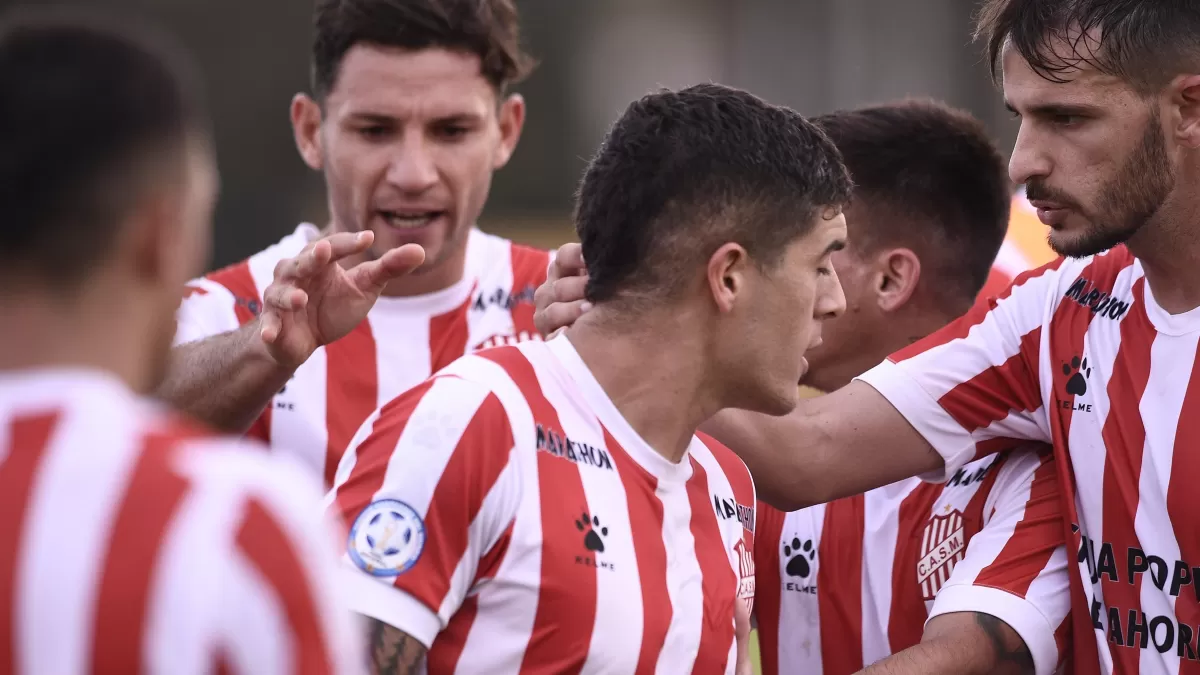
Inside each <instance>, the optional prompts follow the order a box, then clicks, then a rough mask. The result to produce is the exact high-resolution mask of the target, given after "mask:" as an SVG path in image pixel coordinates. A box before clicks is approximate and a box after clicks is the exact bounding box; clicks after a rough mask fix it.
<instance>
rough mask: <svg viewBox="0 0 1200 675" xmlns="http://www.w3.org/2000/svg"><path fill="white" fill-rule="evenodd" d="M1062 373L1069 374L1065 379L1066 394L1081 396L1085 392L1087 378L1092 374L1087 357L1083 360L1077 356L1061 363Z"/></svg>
mask: <svg viewBox="0 0 1200 675" xmlns="http://www.w3.org/2000/svg"><path fill="white" fill-rule="evenodd" d="M1062 369H1063V375H1067V376H1069V378H1070V379H1068V380H1067V394H1069V395H1071V396H1083V395H1084V394H1086V393H1087V378H1089V377H1091V376H1092V369H1091V368H1090V367H1088V362H1087V358H1086V357H1085V358H1084V359H1083V361H1080V360H1079V357H1078V356H1076V357H1075V358H1073V359H1071V362H1070V363H1064V364H1063V367H1062Z"/></svg>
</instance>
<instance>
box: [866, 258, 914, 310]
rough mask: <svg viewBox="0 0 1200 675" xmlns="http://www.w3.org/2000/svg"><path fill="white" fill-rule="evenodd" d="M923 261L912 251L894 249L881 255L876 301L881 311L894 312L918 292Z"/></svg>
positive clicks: (877, 268) (876, 270)
mask: <svg viewBox="0 0 1200 675" xmlns="http://www.w3.org/2000/svg"><path fill="white" fill-rule="evenodd" d="M920 279H921V259H920V258H918V257H917V254H916V253H913V251H912V250H911V249H907V248H894V249H888V250H885V251H883V252H881V253H880V254H879V257H878V258H877V260H876V269H875V299H876V302H877V303H878V305H879V309H881V310H883V311H884V312H894V311H896V310H898V309H900V308H901V307H903V306H904V305H905V304H906V303H907V302H908V301H909V299H911V298H912V296H913V293H915V292H916V290H917V282H918V281H919V280H920Z"/></svg>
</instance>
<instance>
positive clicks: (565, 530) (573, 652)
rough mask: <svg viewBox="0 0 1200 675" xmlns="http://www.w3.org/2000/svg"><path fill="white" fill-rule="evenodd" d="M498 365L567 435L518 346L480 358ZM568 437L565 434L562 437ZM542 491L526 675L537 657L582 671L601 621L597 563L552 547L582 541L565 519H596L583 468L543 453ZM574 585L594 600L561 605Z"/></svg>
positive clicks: (540, 415) (560, 668) (539, 415)
mask: <svg viewBox="0 0 1200 675" xmlns="http://www.w3.org/2000/svg"><path fill="white" fill-rule="evenodd" d="M479 355H480V356H482V357H483V358H486V359H488V360H490V361H493V362H495V363H496V364H498V365H499V366H500V367H502V368H504V370H505V371H506V372H507V373H508V376H509V377H511V378H512V381H513V382H514V383H515V384H516V385H517V388H518V389H520V390H521V394H522V395H523V396H524V397H525V400H526V401H527V402H528V403H529V408H530V410H531V411H533V415H534V418H536V419H542V420H546V421H547V422H548V423H549V424H550V425H552V426H553V427H554V428H555V429H556V430H558V431H560V432H561V431H562V422H561V421H560V420H559V419H558V413H557V412H555V410H554V406H553V405H552V404H551V403H550V401H548V400H546V396H545V394H543V393H542V388H541V385H540V384H538V379H537V373H536V372H535V371H534V370H533V365H532V364H531V363H529V361H528V359H526V358H525V355H524V354H522V353H521V352H520V350H518V349H517V348H516V347H500V348H497V349H489V350H486V351H483V352H480V354H479ZM563 435H564V436H565V435H566V434H565V433H564V434H563ZM537 471H538V489H539V490H540V492H541V501H542V533H543V534H542V537H543V541H544V542H545V544H544V545H543V547H542V575H541V588H542V592H541V593H539V594H538V601H537V611H536V612H535V613H534V619H533V630H532V633H531V634H530V636H529V645H528V647H527V648H526V650H525V655H526V658H525V661H524V662H523V663H522V664H521V672H522V673H535V671H534V670H533V666H532V665H531V657H530V655H532V654H539V655H541V656H543V657H544V658H542V659H540V660H543V661H548V662H550V663H553V664H555V666H554V668H553V669H552V671H553V672H577V671H578V670H579V669H581V668H582V667H583V664H584V662H585V661H586V660H587V654H588V648H589V646H590V645H591V641H592V628H593V625H594V623H595V621H596V602H595V597H596V568H595V564H594V561H584V562H583V563H582V564H580V561H579V560H577V559H568V557H567V556H563V555H561V554H560V553H561V552H560V551H557V550H555V549H554V548H552V547H551V546H550V544H551V543H552V542H555V541H563V540H567V541H569V540H570V539H572V538H576V539H577V538H578V532H577V531H575V532H574V533H572V528H574V527H575V525H574V522H575V520H576V519H575V518H570V517H565V516H566V514H569V513H573V512H574V511H576V510H577V511H579V512H580V515H581V516H582V515H583V514H587V515H588V517H589V518H590V517H591V508H590V507H589V505H588V502H587V496H586V494H584V491H583V479H582V478H580V476H579V467H577V466H575V464H574V463H573V462H569V461H564V460H563V459H561V458H558V457H555V456H553V455H551V454H549V453H545V452H539V453H538V458H537ZM567 583H570V584H572V585H573V586H574V587H575V588H576V589H582V592H580V591H579V590H576V591H575V593H576V594H577V595H582V596H584V597H591V598H592V601H591V602H590V603H585V604H584V605H583V606H573V607H564V606H560V605H559V604H558V602H559V600H558V599H561V598H567V597H570V594H568V593H565V592H562V591H558V590H556V588H557V587H558V586H560V585H562V584H567ZM561 616H574V617H576V618H575V620H574V621H572V622H569V623H565V624H564V623H563V622H561V621H558V620H557V617H561Z"/></svg>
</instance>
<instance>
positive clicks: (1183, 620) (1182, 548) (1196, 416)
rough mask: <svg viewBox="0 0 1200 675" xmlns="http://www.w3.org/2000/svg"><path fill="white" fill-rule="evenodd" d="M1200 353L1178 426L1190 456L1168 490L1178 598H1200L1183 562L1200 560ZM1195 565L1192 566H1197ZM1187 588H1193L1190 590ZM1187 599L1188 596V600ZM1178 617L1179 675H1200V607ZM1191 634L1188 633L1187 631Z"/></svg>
mask: <svg viewBox="0 0 1200 675" xmlns="http://www.w3.org/2000/svg"><path fill="white" fill-rule="evenodd" d="M1198 369H1200V349H1198V350H1197V355H1196V360H1195V361H1194V362H1193V365H1192V375H1191V379H1190V380H1189V381H1188V387H1187V393H1186V394H1185V395H1184V398H1183V407H1182V408H1181V409H1180V414H1179V424H1178V425H1177V426H1176V428H1175V446H1176V447H1177V448H1188V449H1190V451H1187V452H1176V453H1175V458H1174V461H1173V462H1172V464H1171V479H1170V483H1169V484H1168V487H1167V513H1169V514H1170V516H1171V522H1172V523H1173V524H1174V526H1175V527H1174V532H1175V540H1176V541H1177V542H1178V543H1179V557H1180V562H1178V563H1176V565H1175V569H1172V570H1168V572H1167V573H1168V575H1169V576H1168V578H1169V581H1168V582H1167V583H1168V586H1167V588H1168V591H1169V592H1170V594H1171V595H1172V596H1176V597H1179V596H1181V595H1183V594H1184V593H1196V594H1197V597H1198V598H1200V578H1196V577H1197V574H1196V570H1195V569H1189V566H1188V564H1187V563H1184V562H1182V561H1184V560H1187V561H1197V560H1200V527H1196V526H1195V522H1196V514H1197V513H1200V503H1197V498H1198V495H1197V491H1196V488H1195V480H1196V476H1200V452H1196V451H1195V448H1200V372H1198ZM1195 564H1196V563H1195V562H1192V565H1195ZM1188 586H1192V588H1191V589H1189V588H1188ZM1185 597H1186V596H1185ZM1175 617H1176V619H1177V620H1178V622H1179V639H1178V643H1179V644H1178V646H1177V648H1176V654H1177V655H1179V656H1180V657H1181V658H1180V662H1179V672H1180V675H1195V674H1196V673H1200V660H1198V658H1197V657H1198V656H1200V655H1198V654H1197V650H1196V635H1195V634H1194V633H1192V631H1191V628H1190V627H1192V626H1200V607H1197V605H1196V604H1193V603H1188V602H1182V601H1177V602H1176V603H1175ZM1185 628H1187V629H1188V630H1187V631H1185V630H1184V629H1185Z"/></svg>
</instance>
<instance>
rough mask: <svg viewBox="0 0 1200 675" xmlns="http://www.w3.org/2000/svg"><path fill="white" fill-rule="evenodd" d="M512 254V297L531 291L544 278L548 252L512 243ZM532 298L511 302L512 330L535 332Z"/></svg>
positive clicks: (548, 261)
mask: <svg viewBox="0 0 1200 675" xmlns="http://www.w3.org/2000/svg"><path fill="white" fill-rule="evenodd" d="M511 251H512V253H511V255H512V278H513V283H512V291H511V293H512V297H513V298H514V300H516V299H518V298H521V296H522V294H528V293H532V291H533V290H535V289H536V288H537V287H538V286H541V285H542V282H544V281H545V280H546V270H547V268H549V267H550V254H549V253H548V252H547V251H543V250H541V249H535V248H529V247H528V246H521V245H520V244H513V245H512V248H511ZM533 310H534V306H533V298H532V296H530V297H529V298H528V300H527V301H525V302H516V301H514V302H513V308H512V320H513V328H514V330H515V331H516V332H517V333H518V334H520V333H521V332H526V333H529V334H531V335H534V334H537V327H536V326H535V325H534V323H533Z"/></svg>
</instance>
